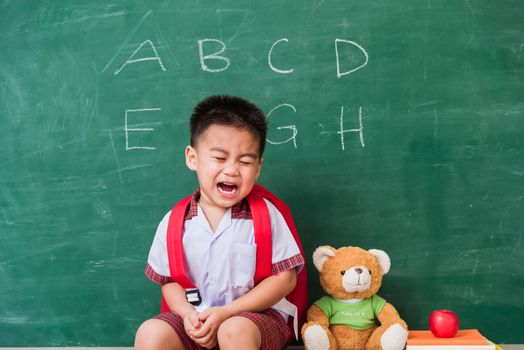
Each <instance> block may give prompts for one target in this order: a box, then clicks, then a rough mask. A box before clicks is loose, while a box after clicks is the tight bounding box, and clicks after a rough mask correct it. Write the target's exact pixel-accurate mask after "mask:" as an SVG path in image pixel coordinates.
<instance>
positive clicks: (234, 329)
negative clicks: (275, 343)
mask: <svg viewBox="0 0 524 350" xmlns="http://www.w3.org/2000/svg"><path fill="white" fill-rule="evenodd" d="M217 337H218V343H219V344H220V346H221V347H223V346H224V345H225V344H231V343H234V344H237V345H238V342H239V341H240V342H242V343H244V342H246V343H244V344H246V345H247V343H251V344H252V345H255V346H256V347H257V348H259V347H260V331H259V330H258V327H257V326H256V325H255V324H254V323H253V322H252V321H250V320H249V319H247V318H245V317H239V316H237V317H231V318H229V319H227V320H225V321H224V322H222V324H221V325H220V327H219V328H218V334H217Z"/></svg>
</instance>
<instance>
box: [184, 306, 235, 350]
mask: <svg viewBox="0 0 524 350" xmlns="http://www.w3.org/2000/svg"><path fill="white" fill-rule="evenodd" d="M229 317H231V314H230V313H229V312H228V311H227V310H226V308H224V307H210V308H209V309H207V310H205V311H204V312H202V313H200V314H199V315H198V319H199V321H201V322H203V325H202V327H200V329H198V330H195V331H192V332H190V333H189V335H190V336H191V338H192V339H193V340H194V341H195V342H196V343H197V344H198V345H200V346H202V347H204V348H206V349H212V348H213V347H215V346H216V345H217V343H218V340H217V332H218V327H220V325H221V324H222V322H224V321H225V320H226V319H228V318H229Z"/></svg>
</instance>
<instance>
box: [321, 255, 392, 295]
mask: <svg viewBox="0 0 524 350" xmlns="http://www.w3.org/2000/svg"><path fill="white" fill-rule="evenodd" d="M313 263H314V264H315V267H316V268H317V270H318V271H319V272H320V284H321V285H322V288H324V291H325V292H326V293H328V294H329V295H331V296H332V297H333V298H335V299H339V300H348V299H362V298H368V297H370V296H372V295H374V294H376V293H377V291H378V290H379V288H380V285H381V283H382V276H383V275H385V274H386V273H388V271H389V268H390V266H391V263H390V260H389V256H388V255H387V254H386V253H385V252H383V251H382V250H378V249H370V250H368V251H366V250H364V249H361V248H358V247H343V248H340V249H335V248H332V247H330V246H321V247H318V248H317V249H316V250H315V252H314V253H313Z"/></svg>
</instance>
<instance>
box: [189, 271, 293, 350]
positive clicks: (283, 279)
mask: <svg viewBox="0 0 524 350" xmlns="http://www.w3.org/2000/svg"><path fill="white" fill-rule="evenodd" d="M296 282H297V274H296V271H295V269H291V270H287V271H283V272H280V273H279V274H277V275H273V276H269V277H267V278H266V279H264V280H263V281H261V282H260V283H259V284H257V285H256V286H255V287H254V288H253V289H251V290H250V291H249V292H248V293H246V294H244V295H243V296H241V297H240V298H238V299H236V300H234V301H233V302H231V303H230V304H228V305H224V306H221V307H211V308H209V309H207V310H205V311H204V312H202V313H201V314H199V320H200V321H202V322H204V324H203V326H202V327H201V328H200V329H199V330H196V331H194V332H191V336H192V338H193V339H194V340H195V341H196V342H197V343H199V344H200V345H202V346H204V347H211V346H212V345H214V344H216V332H217V330H218V327H219V326H220V324H221V323H222V322H223V321H224V320H226V319H228V318H229V317H231V316H234V315H236V314H238V313H240V312H244V311H252V312H259V311H264V310H267V309H269V308H270V307H271V306H273V305H275V304H276V303H277V302H279V301H280V300H281V299H282V298H283V297H285V296H286V295H288V294H289V293H290V292H291V291H292V290H293V289H294V288H295V285H296Z"/></svg>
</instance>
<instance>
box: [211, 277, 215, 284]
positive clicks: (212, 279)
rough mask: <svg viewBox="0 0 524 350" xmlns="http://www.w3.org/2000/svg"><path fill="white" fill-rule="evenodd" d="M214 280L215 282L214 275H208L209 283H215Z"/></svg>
mask: <svg viewBox="0 0 524 350" xmlns="http://www.w3.org/2000/svg"><path fill="white" fill-rule="evenodd" d="M215 282H216V279H215V277H210V278H209V284H211V285H213V284H215Z"/></svg>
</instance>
